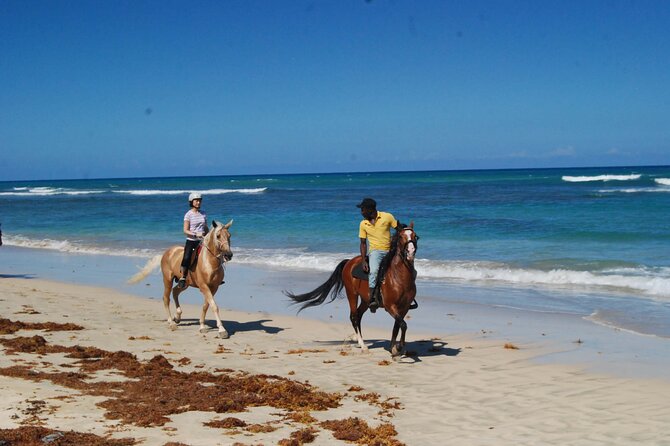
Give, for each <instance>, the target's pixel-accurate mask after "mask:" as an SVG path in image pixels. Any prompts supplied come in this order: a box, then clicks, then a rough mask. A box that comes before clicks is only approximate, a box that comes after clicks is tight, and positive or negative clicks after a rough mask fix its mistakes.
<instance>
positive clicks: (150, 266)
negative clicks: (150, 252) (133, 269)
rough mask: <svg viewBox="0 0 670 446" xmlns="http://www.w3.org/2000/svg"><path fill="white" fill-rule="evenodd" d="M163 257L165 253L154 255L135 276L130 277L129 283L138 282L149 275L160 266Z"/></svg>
mask: <svg viewBox="0 0 670 446" xmlns="http://www.w3.org/2000/svg"><path fill="white" fill-rule="evenodd" d="M162 257H163V254H158V255H156V256H154V257H152V258H151V259H149V261H148V262H147V264H146V265H144V267H143V268H142V269H141V270H140V271H139V272H138V273H137V274H135V275H134V276H133V277H131V278H130V279H128V283H130V284H133V283H137V282H139V281H140V280H142V279H144V278H145V277H147V276H148V275H149V273H150V272H151V271H153V270H155V269H156V268H158V267H159V266H160V264H161V258H162Z"/></svg>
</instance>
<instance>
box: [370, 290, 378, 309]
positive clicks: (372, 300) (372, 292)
mask: <svg viewBox="0 0 670 446" xmlns="http://www.w3.org/2000/svg"><path fill="white" fill-rule="evenodd" d="M368 307H370V312H371V313H374V312H376V311H377V308H379V301H378V300H377V293H375V287H370V302H369V303H368Z"/></svg>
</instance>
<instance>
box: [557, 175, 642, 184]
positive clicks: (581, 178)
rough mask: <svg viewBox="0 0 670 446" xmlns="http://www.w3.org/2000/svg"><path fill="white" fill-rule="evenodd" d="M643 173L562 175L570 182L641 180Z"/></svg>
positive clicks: (563, 178) (564, 179)
mask: <svg viewBox="0 0 670 446" xmlns="http://www.w3.org/2000/svg"><path fill="white" fill-rule="evenodd" d="M641 176H642V175H640V174H638V173H635V174H630V175H596V176H577V177H575V176H569V175H564V176H563V177H561V179H562V180H563V181H567V182H570V183H584V182H588V181H632V180H639V179H640V177H641Z"/></svg>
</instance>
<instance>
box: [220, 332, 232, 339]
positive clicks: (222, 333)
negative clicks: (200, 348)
mask: <svg viewBox="0 0 670 446" xmlns="http://www.w3.org/2000/svg"><path fill="white" fill-rule="evenodd" d="M229 337H230V335H229V334H228V332H227V331H220V332H219V338H221V339H228V338H229Z"/></svg>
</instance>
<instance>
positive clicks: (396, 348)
mask: <svg viewBox="0 0 670 446" xmlns="http://www.w3.org/2000/svg"><path fill="white" fill-rule="evenodd" d="M398 330H401V331H402V333H401V335H400V343H396V338H397V337H398ZM406 331H407V322H405V320H404V318H403V317H401V316H396V318H395V323H394V324H393V334H392V337H391V356H392V357H394V358H395V357H397V356H400V355H402V354H403V353H404V350H405V332H406Z"/></svg>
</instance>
